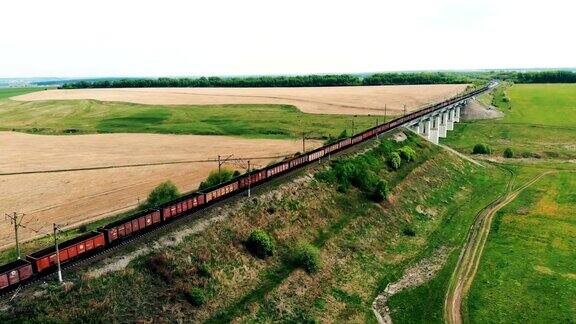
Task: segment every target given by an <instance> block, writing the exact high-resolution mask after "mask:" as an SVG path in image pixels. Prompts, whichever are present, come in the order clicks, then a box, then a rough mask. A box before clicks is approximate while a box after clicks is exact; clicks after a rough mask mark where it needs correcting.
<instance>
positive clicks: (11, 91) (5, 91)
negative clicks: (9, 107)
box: [0, 88, 44, 100]
mask: <svg viewBox="0 0 576 324" xmlns="http://www.w3.org/2000/svg"><path fill="white" fill-rule="evenodd" d="M43 89H44V88H0V100H4V99H8V98H10V97H14V96H19V95H23V94H27V93H30V92H35V91H40V90H43Z"/></svg>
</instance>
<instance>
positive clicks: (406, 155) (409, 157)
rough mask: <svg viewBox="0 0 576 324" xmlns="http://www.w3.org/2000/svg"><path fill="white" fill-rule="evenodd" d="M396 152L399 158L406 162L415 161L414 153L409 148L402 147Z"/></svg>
mask: <svg viewBox="0 0 576 324" xmlns="http://www.w3.org/2000/svg"><path fill="white" fill-rule="evenodd" d="M398 152H399V153H400V157H401V158H402V159H404V160H406V161H414V160H415V159H416V152H415V151H414V149H413V148H411V147H410V146H403V147H402V148H400V149H399V150H398Z"/></svg>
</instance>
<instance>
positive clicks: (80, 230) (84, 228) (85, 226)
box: [78, 224, 88, 233]
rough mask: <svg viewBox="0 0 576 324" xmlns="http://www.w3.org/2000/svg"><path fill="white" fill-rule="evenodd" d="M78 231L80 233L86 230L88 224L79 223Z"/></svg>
mask: <svg viewBox="0 0 576 324" xmlns="http://www.w3.org/2000/svg"><path fill="white" fill-rule="evenodd" d="M78 232H80V233H86V232H88V226H87V225H86V224H84V225H80V227H78Z"/></svg>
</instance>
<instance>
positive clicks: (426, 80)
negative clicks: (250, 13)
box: [61, 72, 471, 89]
mask: <svg viewBox="0 0 576 324" xmlns="http://www.w3.org/2000/svg"><path fill="white" fill-rule="evenodd" d="M470 81H471V80H470V78H469V77H467V76H466V75H465V74H463V73H443V72H417V73H378V74H373V75H370V76H367V77H360V76H357V75H351V74H338V75H302V76H259V77H230V78H220V77H208V78H206V77H201V78H158V79H116V80H105V79H104V80H83V81H79V82H73V83H66V84H64V85H63V86H62V87H61V88H63V89H84V88H151V87H158V88H167V87H176V88H179V87H180V88H183V87H192V88H211V87H213V88H216V87H222V88H227V87H241V88H242V87H246V88H247V87H251V88H254V87H330V86H358V85H391V84H437V83H468V82H470Z"/></svg>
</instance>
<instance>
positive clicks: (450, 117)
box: [446, 108, 454, 131]
mask: <svg viewBox="0 0 576 324" xmlns="http://www.w3.org/2000/svg"><path fill="white" fill-rule="evenodd" d="M446 130H449V131H451V130H454V108H450V109H448V112H447V114H446Z"/></svg>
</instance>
